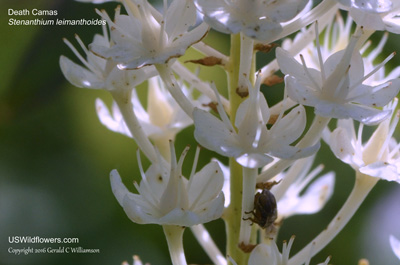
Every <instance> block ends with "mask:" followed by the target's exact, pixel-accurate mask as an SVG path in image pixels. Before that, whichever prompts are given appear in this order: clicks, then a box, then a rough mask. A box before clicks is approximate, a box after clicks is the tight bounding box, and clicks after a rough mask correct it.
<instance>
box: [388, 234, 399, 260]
mask: <svg viewBox="0 0 400 265" xmlns="http://www.w3.org/2000/svg"><path fill="white" fill-rule="evenodd" d="M389 241H390V247H391V248H392V250H393V253H394V254H395V255H396V257H397V258H398V259H399V260H400V240H398V239H397V238H395V237H394V236H393V235H390V237H389Z"/></svg>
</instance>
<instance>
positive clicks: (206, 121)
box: [193, 108, 241, 157]
mask: <svg viewBox="0 0 400 265" xmlns="http://www.w3.org/2000/svg"><path fill="white" fill-rule="evenodd" d="M193 119H194V124H195V131H194V137H195V138H196V140H197V142H199V144H201V145H202V146H204V147H205V148H207V149H210V150H213V151H215V152H217V153H219V154H221V155H224V156H229V157H235V156H239V155H240V154H241V149H240V144H239V143H238V142H237V140H236V138H235V136H234V135H235V132H232V131H230V130H229V129H228V128H227V127H226V126H225V124H224V123H223V122H222V121H221V120H219V119H217V118H216V117H214V116H213V115H211V114H210V113H208V112H206V111H204V110H200V109H197V108H195V110H194V111H193Z"/></svg>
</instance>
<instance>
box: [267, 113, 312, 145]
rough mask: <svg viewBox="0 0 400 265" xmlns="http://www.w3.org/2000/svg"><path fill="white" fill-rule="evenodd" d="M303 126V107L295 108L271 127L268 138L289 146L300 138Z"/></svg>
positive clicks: (304, 123) (304, 124) (304, 117)
mask: <svg viewBox="0 0 400 265" xmlns="http://www.w3.org/2000/svg"><path fill="white" fill-rule="evenodd" d="M305 126H306V112H305V109H304V107H303V106H297V107H296V108H294V109H292V110H291V111H290V112H289V113H288V114H287V115H285V116H284V117H283V118H282V119H280V120H278V121H277V122H276V123H275V124H274V125H273V126H272V127H271V129H270V137H272V138H273V140H272V141H279V142H280V143H281V144H291V143H293V142H294V141H296V140H297V139H298V138H299V137H300V136H301V134H302V133H303V131H304V128H305Z"/></svg>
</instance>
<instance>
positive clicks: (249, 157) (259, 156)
mask: <svg viewBox="0 0 400 265" xmlns="http://www.w3.org/2000/svg"><path fill="white" fill-rule="evenodd" d="M235 159H236V162H238V163H239V164H240V165H242V166H244V167H247V168H261V167H263V166H265V165H267V164H269V163H271V162H272V161H273V160H274V159H273V158H272V157H270V156H269V155H267V154H263V153H256V152H254V153H245V154H242V155H240V156H237V157H235Z"/></svg>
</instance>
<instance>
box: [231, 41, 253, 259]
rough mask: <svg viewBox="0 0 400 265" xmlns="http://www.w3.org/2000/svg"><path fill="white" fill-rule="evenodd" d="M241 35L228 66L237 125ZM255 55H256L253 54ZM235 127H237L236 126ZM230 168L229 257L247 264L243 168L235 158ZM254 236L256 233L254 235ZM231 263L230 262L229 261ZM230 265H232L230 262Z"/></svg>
mask: <svg viewBox="0 0 400 265" xmlns="http://www.w3.org/2000/svg"><path fill="white" fill-rule="evenodd" d="M240 43H241V42H240V34H235V35H231V51H230V60H229V64H227V65H226V70H227V73H228V82H229V83H228V89H229V91H228V92H229V103H230V107H231V115H230V120H231V123H232V124H234V123H235V119H236V111H237V109H238V107H239V105H240V104H241V103H242V102H243V101H244V100H245V99H246V98H243V97H241V96H240V95H239V94H238V93H237V88H238V80H239V68H240ZM253 54H254V53H253ZM254 69H255V67H254V56H253V59H252V66H251V69H250V76H249V78H250V81H251V82H253V81H254V80H253V79H254V78H253V76H254ZM234 127H235V126H234ZM229 167H230V196H231V202H230V205H229V206H228V208H227V209H226V211H225V213H224V215H223V219H224V221H225V225H226V234H227V247H226V249H227V255H228V256H230V257H232V258H233V260H235V261H236V263H237V264H239V265H240V264H246V262H247V260H248V257H249V254H246V253H244V252H243V251H242V250H240V249H239V247H238V244H239V235H240V223H241V219H242V191H243V187H242V179H243V175H242V167H241V166H240V165H239V164H238V163H237V162H236V161H235V159H234V158H230V159H229ZM253 234H254V233H253ZM228 262H229V261H228ZM229 264H231V263H230V262H229Z"/></svg>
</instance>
